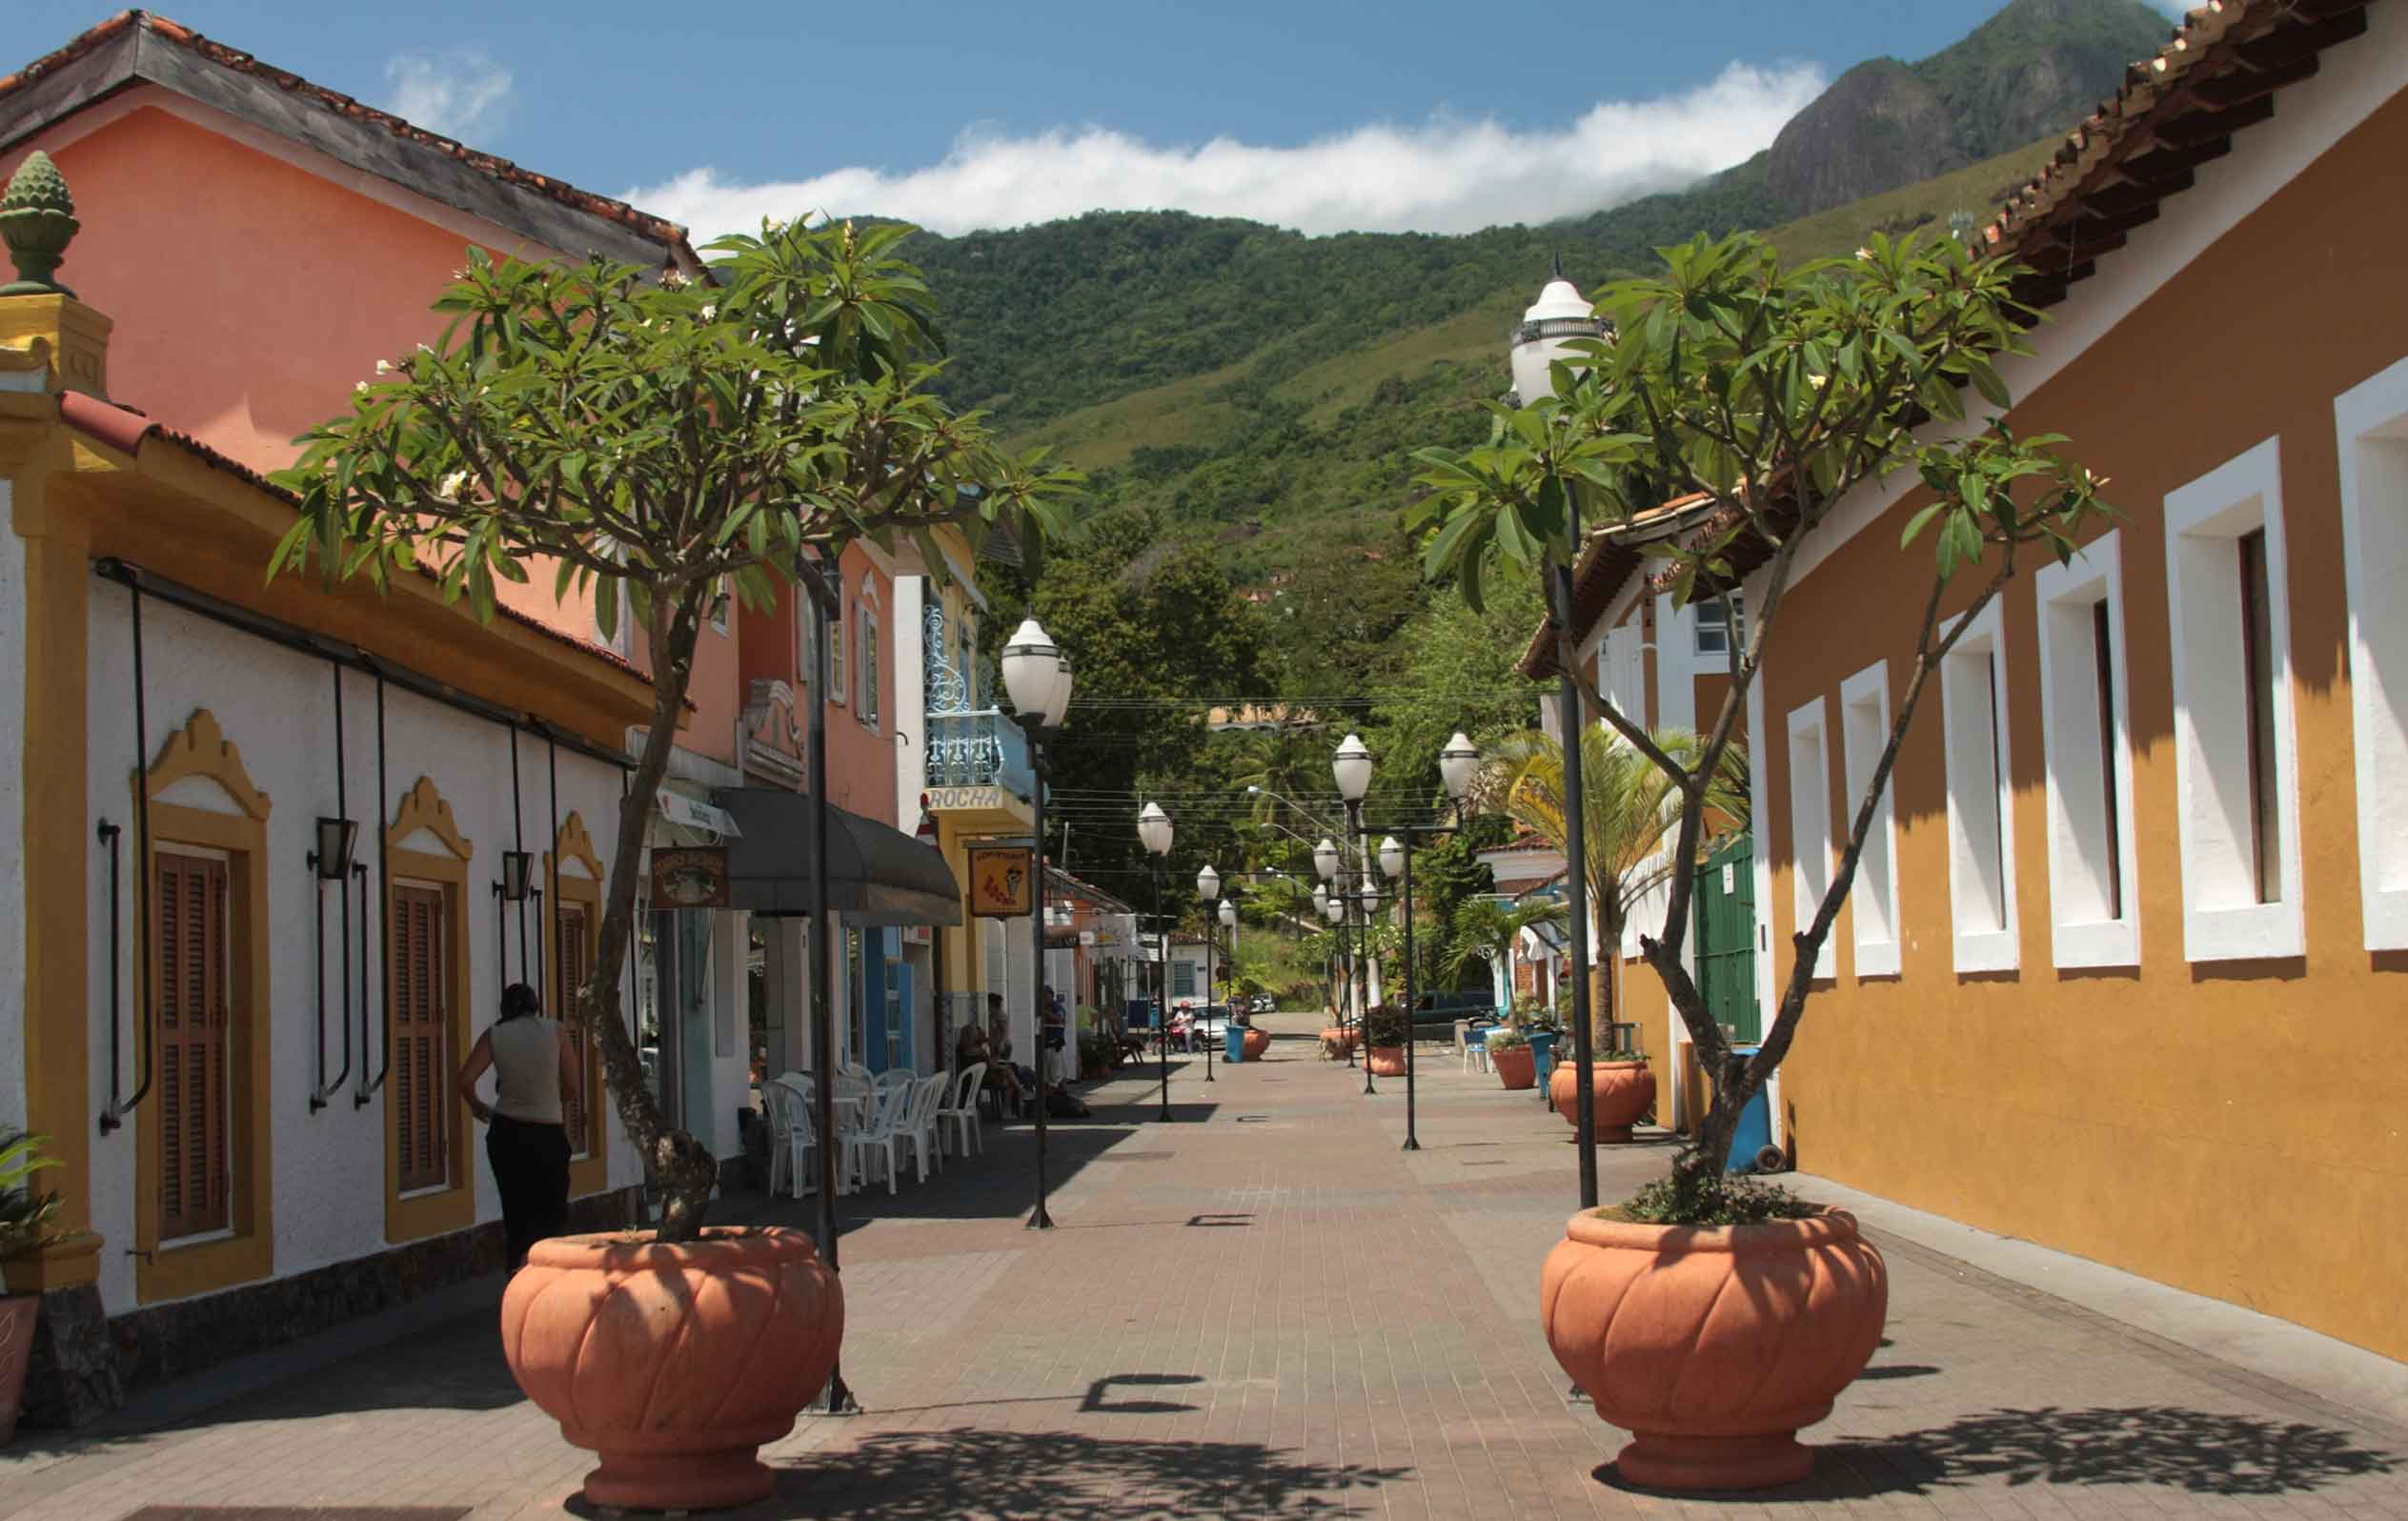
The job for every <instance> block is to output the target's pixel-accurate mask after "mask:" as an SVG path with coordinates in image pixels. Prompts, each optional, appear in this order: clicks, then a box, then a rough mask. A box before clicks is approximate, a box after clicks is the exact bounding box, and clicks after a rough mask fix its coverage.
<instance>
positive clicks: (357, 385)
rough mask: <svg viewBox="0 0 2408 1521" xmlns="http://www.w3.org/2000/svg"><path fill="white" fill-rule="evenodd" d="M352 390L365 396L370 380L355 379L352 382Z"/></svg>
mask: <svg viewBox="0 0 2408 1521" xmlns="http://www.w3.org/2000/svg"><path fill="white" fill-rule="evenodd" d="M352 390H354V392H356V393H358V394H359V395H363V396H364V395H367V394H368V382H367V381H365V380H354V381H353V382H352Z"/></svg>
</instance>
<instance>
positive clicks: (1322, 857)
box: [1313, 835, 1370, 1066]
mask: <svg viewBox="0 0 2408 1521" xmlns="http://www.w3.org/2000/svg"><path fill="white" fill-rule="evenodd" d="M1345 859H1346V858H1345V857H1344V856H1343V855H1342V854H1341V853H1340V852H1339V849H1338V843H1337V842H1336V841H1334V840H1331V839H1330V838H1328V837H1327V836H1326V835H1325V836H1323V837H1322V842H1321V843H1320V844H1317V845H1315V846H1313V870H1315V871H1317V872H1319V873H1321V880H1322V883H1323V885H1322V888H1321V892H1322V895H1323V897H1324V899H1325V904H1326V902H1342V900H1340V899H1338V898H1335V897H1333V896H1331V895H1330V893H1329V889H1330V888H1332V887H1336V886H1338V885H1339V882H1338V863H1339V862H1341V861H1343V860H1345ZM1323 911H1324V912H1325V913H1326V912H1328V910H1327V907H1326V906H1325V907H1324V910H1323ZM1329 922H1330V923H1333V924H1338V925H1339V926H1341V927H1340V930H1339V940H1338V943H1339V946H1340V948H1341V949H1342V950H1343V949H1344V947H1345V945H1346V932H1345V928H1344V925H1345V923H1346V921H1345V916H1344V912H1343V906H1342V909H1341V912H1339V913H1333V914H1330V915H1329ZM1340 965H1342V966H1343V967H1345V968H1346V985H1345V987H1344V988H1343V989H1342V990H1341V991H1340V992H1339V994H1338V1028H1339V1029H1340V1030H1341V1031H1342V1032H1343V1031H1344V1030H1345V1029H1346V1027H1347V1024H1348V1023H1349V1022H1348V1020H1347V1015H1346V1004H1347V1001H1348V1000H1349V999H1350V998H1351V997H1352V995H1353V993H1354V963H1352V962H1348V961H1341V963H1340ZM1345 1044H1346V1065H1348V1066H1352V1065H1354V1047H1355V1043H1354V1042H1352V1041H1347V1042H1346V1043H1345ZM1364 1060H1365V1061H1366V1062H1367V1061H1369V1060H1370V1058H1369V1057H1366V1058H1364Z"/></svg>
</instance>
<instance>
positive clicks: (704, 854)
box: [652, 845, 727, 908]
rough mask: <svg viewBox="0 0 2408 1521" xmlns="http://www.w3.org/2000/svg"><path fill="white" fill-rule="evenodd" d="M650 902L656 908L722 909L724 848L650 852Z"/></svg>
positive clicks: (724, 894)
mask: <svg viewBox="0 0 2408 1521" xmlns="http://www.w3.org/2000/svg"><path fill="white" fill-rule="evenodd" d="M652 901H653V904H654V906H655V907H658V908H725V907H726V906H727V847H726V846H725V845H706V846H698V847H691V848H685V849H678V850H658V849H656V850H655V851H653V853H652Z"/></svg>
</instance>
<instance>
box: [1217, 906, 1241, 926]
mask: <svg viewBox="0 0 2408 1521" xmlns="http://www.w3.org/2000/svg"><path fill="white" fill-rule="evenodd" d="M1221 927H1222V928H1224V929H1235V928H1237V927H1238V901H1237V900H1236V899H1234V898H1224V899H1222V900H1221Z"/></svg>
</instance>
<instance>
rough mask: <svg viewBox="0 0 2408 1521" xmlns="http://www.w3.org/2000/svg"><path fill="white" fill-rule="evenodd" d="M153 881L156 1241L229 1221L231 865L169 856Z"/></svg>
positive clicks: (160, 859) (162, 856) (164, 854)
mask: <svg viewBox="0 0 2408 1521" xmlns="http://www.w3.org/2000/svg"><path fill="white" fill-rule="evenodd" d="M154 877H155V884H156V893H155V896H154V898H153V900H152V901H153V902H154V903H155V905H156V907H155V910H154V912H155V916H156V918H155V922H154V924H153V932H154V934H155V936H156V943H157V947H158V948H157V958H158V960H157V972H156V975H157V977H158V1012H159V1035H158V1040H159V1045H158V1063H159V1073H158V1083H159V1239H160V1240H161V1241H174V1240H176V1239H178V1238H180V1237H184V1236H194V1235H200V1234H203V1233H205V1232H208V1231H212V1230H223V1229H225V1228H226V1227H227V1224H228V1222H229V1220H230V1218H231V1215H230V1210H229V1208H228V1205H229V1201H230V1198H231V1196H232V1194H233V1178H232V1177H231V1175H230V1167H231V1160H230V1146H229V1143H228V1131H229V1128H230V1125H231V1110H232V1107H233V1094H232V1093H231V1091H230V1085H231V1083H232V1073H231V1071H230V1069H229V1065H228V1062H227V1046H228V1044H229V1043H228V1037H229V1033H230V1031H229V1026H230V1024H231V1023H232V1011H231V1009H230V1007H229V997H230V995H229V990H228V987H227V975H226V973H227V967H226V958H227V947H226V863H225V862H222V861H212V860H210V859H208V858H206V857H202V856H184V855H177V854H174V853H172V852H170V851H165V850H162V851H160V852H158V853H157V857H156V866H155V872H154Z"/></svg>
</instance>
